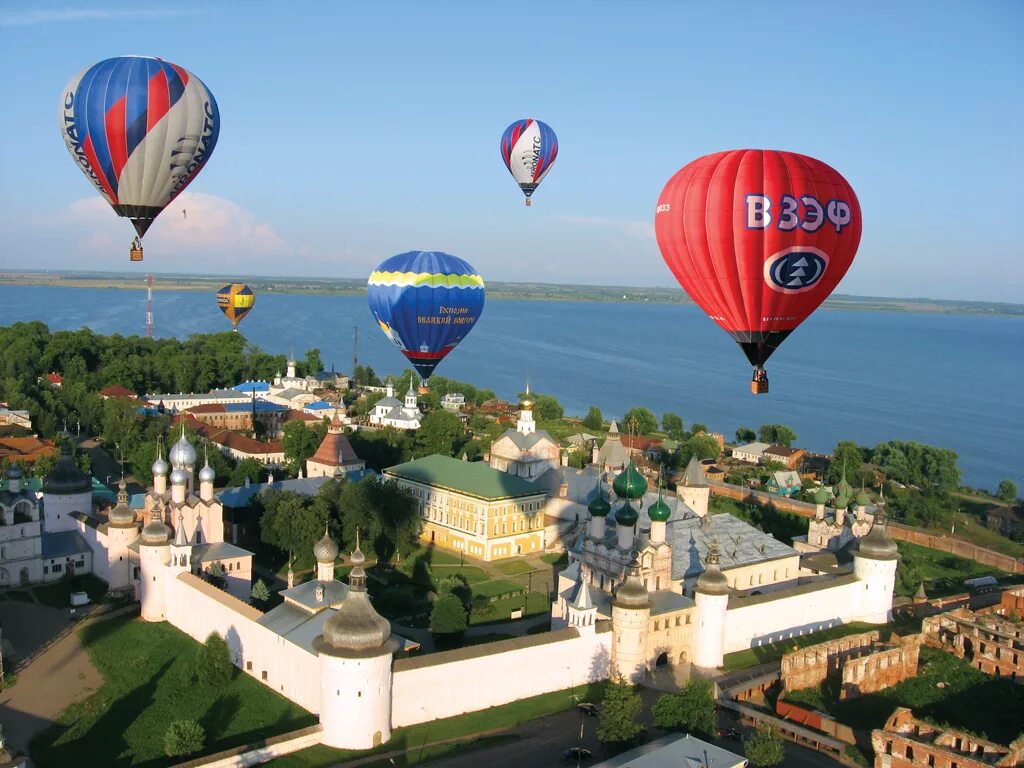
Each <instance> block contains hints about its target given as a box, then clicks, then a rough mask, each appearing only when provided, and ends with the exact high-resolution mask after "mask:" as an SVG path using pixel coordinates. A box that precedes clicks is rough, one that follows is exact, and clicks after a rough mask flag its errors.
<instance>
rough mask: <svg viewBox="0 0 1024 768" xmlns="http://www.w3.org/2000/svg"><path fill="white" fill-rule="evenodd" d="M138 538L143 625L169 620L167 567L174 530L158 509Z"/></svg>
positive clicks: (154, 509)
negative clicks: (164, 520)
mask: <svg viewBox="0 0 1024 768" xmlns="http://www.w3.org/2000/svg"><path fill="white" fill-rule="evenodd" d="M150 515H151V519H150V521H149V522H148V523H147V524H146V526H145V527H144V528H143V529H142V535H141V536H140V537H139V602H140V603H141V604H142V620H143V621H163V620H164V619H166V618H167V585H166V583H165V581H166V579H167V568H166V566H167V564H168V563H170V561H171V529H170V528H168V527H167V525H165V524H164V522H163V519H162V517H163V510H162V509H160V507H159V502H157V506H155V507H153V510H152V511H151V513H150Z"/></svg>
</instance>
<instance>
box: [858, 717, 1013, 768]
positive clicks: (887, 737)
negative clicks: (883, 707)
mask: <svg viewBox="0 0 1024 768" xmlns="http://www.w3.org/2000/svg"><path fill="white" fill-rule="evenodd" d="M871 748H872V749H873V750H874V752H875V768H916V767H917V766H928V768H993V766H996V767H997V768H1019V767H1020V766H1024V738H1019V739H1017V740H1016V741H1014V742H1013V743H1012V744H1011V745H1010V746H1008V747H1005V746H1003V745H1002V744H996V743H995V742H992V741H987V740H985V739H979V738H978V737H977V736H971V735H970V734H967V733H964V732H963V731H958V730H955V729H953V728H945V727H939V726H935V725H931V724H930V723H926V722H924V721H923V720H918V719H917V718H915V717H914V713H913V712H912V711H910V710H909V709H906V708H905V707H899V708H897V709H896V711H895V712H893V713H892V714H891V715H890V716H889V719H888V720H887V721H886V723H885V726H884V727H883V728H879V729H876V730H874V731H872V732H871Z"/></svg>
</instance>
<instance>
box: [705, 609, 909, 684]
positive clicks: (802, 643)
mask: <svg viewBox="0 0 1024 768" xmlns="http://www.w3.org/2000/svg"><path fill="white" fill-rule="evenodd" d="M872 629H877V630H879V631H880V632H881V633H882V637H885V636H886V632H887V630H892V631H895V632H898V633H900V634H907V633H910V632H919V631H920V630H921V622H920V621H918V620H916V619H899V620H897V621H894V622H892V623H891V624H881V625H880V624H867V623H865V622H862V621H853V622H850V623H849V624H841V625H840V626H838V627H832V628H831V629H825V630H822V631H821V632H812V633H809V634H806V635H799V636H798V637H791V638H789V639H788V640H780V641H779V642H777V643H771V644H769V645H761V646H758V647H757V648H746V649H744V650H742V651H735V652H733V653H727V654H726V655H725V663H724V664H723V665H722V669H723V670H724V671H726V672H734V671H735V670H737V669H745V668H746V667H753V666H756V665H757V664H766V663H767V662H769V661H778V660H779V659H781V658H782V657H783V655H785V654H787V653H789V652H790V651H795V650H797V649H798V648H806V647H807V646H809V645H816V644H818V643H824V642H826V641H827V640H835V639H837V638H840V637H846V636H847V635H856V634H858V633H860V632H870V631H871V630H872Z"/></svg>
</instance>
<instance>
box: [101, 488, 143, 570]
mask: <svg viewBox="0 0 1024 768" xmlns="http://www.w3.org/2000/svg"><path fill="white" fill-rule="evenodd" d="M138 535H139V526H138V523H137V522H136V521H135V510H134V509H132V508H131V507H130V506H129V505H128V486H127V485H126V484H125V481H124V478H123V477H122V478H121V482H120V483H118V485H117V504H116V506H115V507H114V508H113V509H112V510H110V512H109V513H107V584H108V585H109V586H110V589H112V590H117V589H125V588H126V587H128V586H129V585H130V584H131V573H132V554H131V551H130V550H129V549H128V547H129V546H130V545H131V543H132V542H133V541H135V538H136V537H137V536H138Z"/></svg>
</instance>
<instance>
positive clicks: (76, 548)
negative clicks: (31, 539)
mask: <svg viewBox="0 0 1024 768" xmlns="http://www.w3.org/2000/svg"><path fill="white" fill-rule="evenodd" d="M41 538H42V551H43V559H44V560H52V559H53V558H55V557H68V556H69V555H82V554H85V553H86V552H91V551H92V550H91V549H90V548H89V542H87V541H86V540H85V537H84V536H82V534H80V533H79V532H78V531H55V532H54V533H44V534H43V535H42V537H41Z"/></svg>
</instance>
